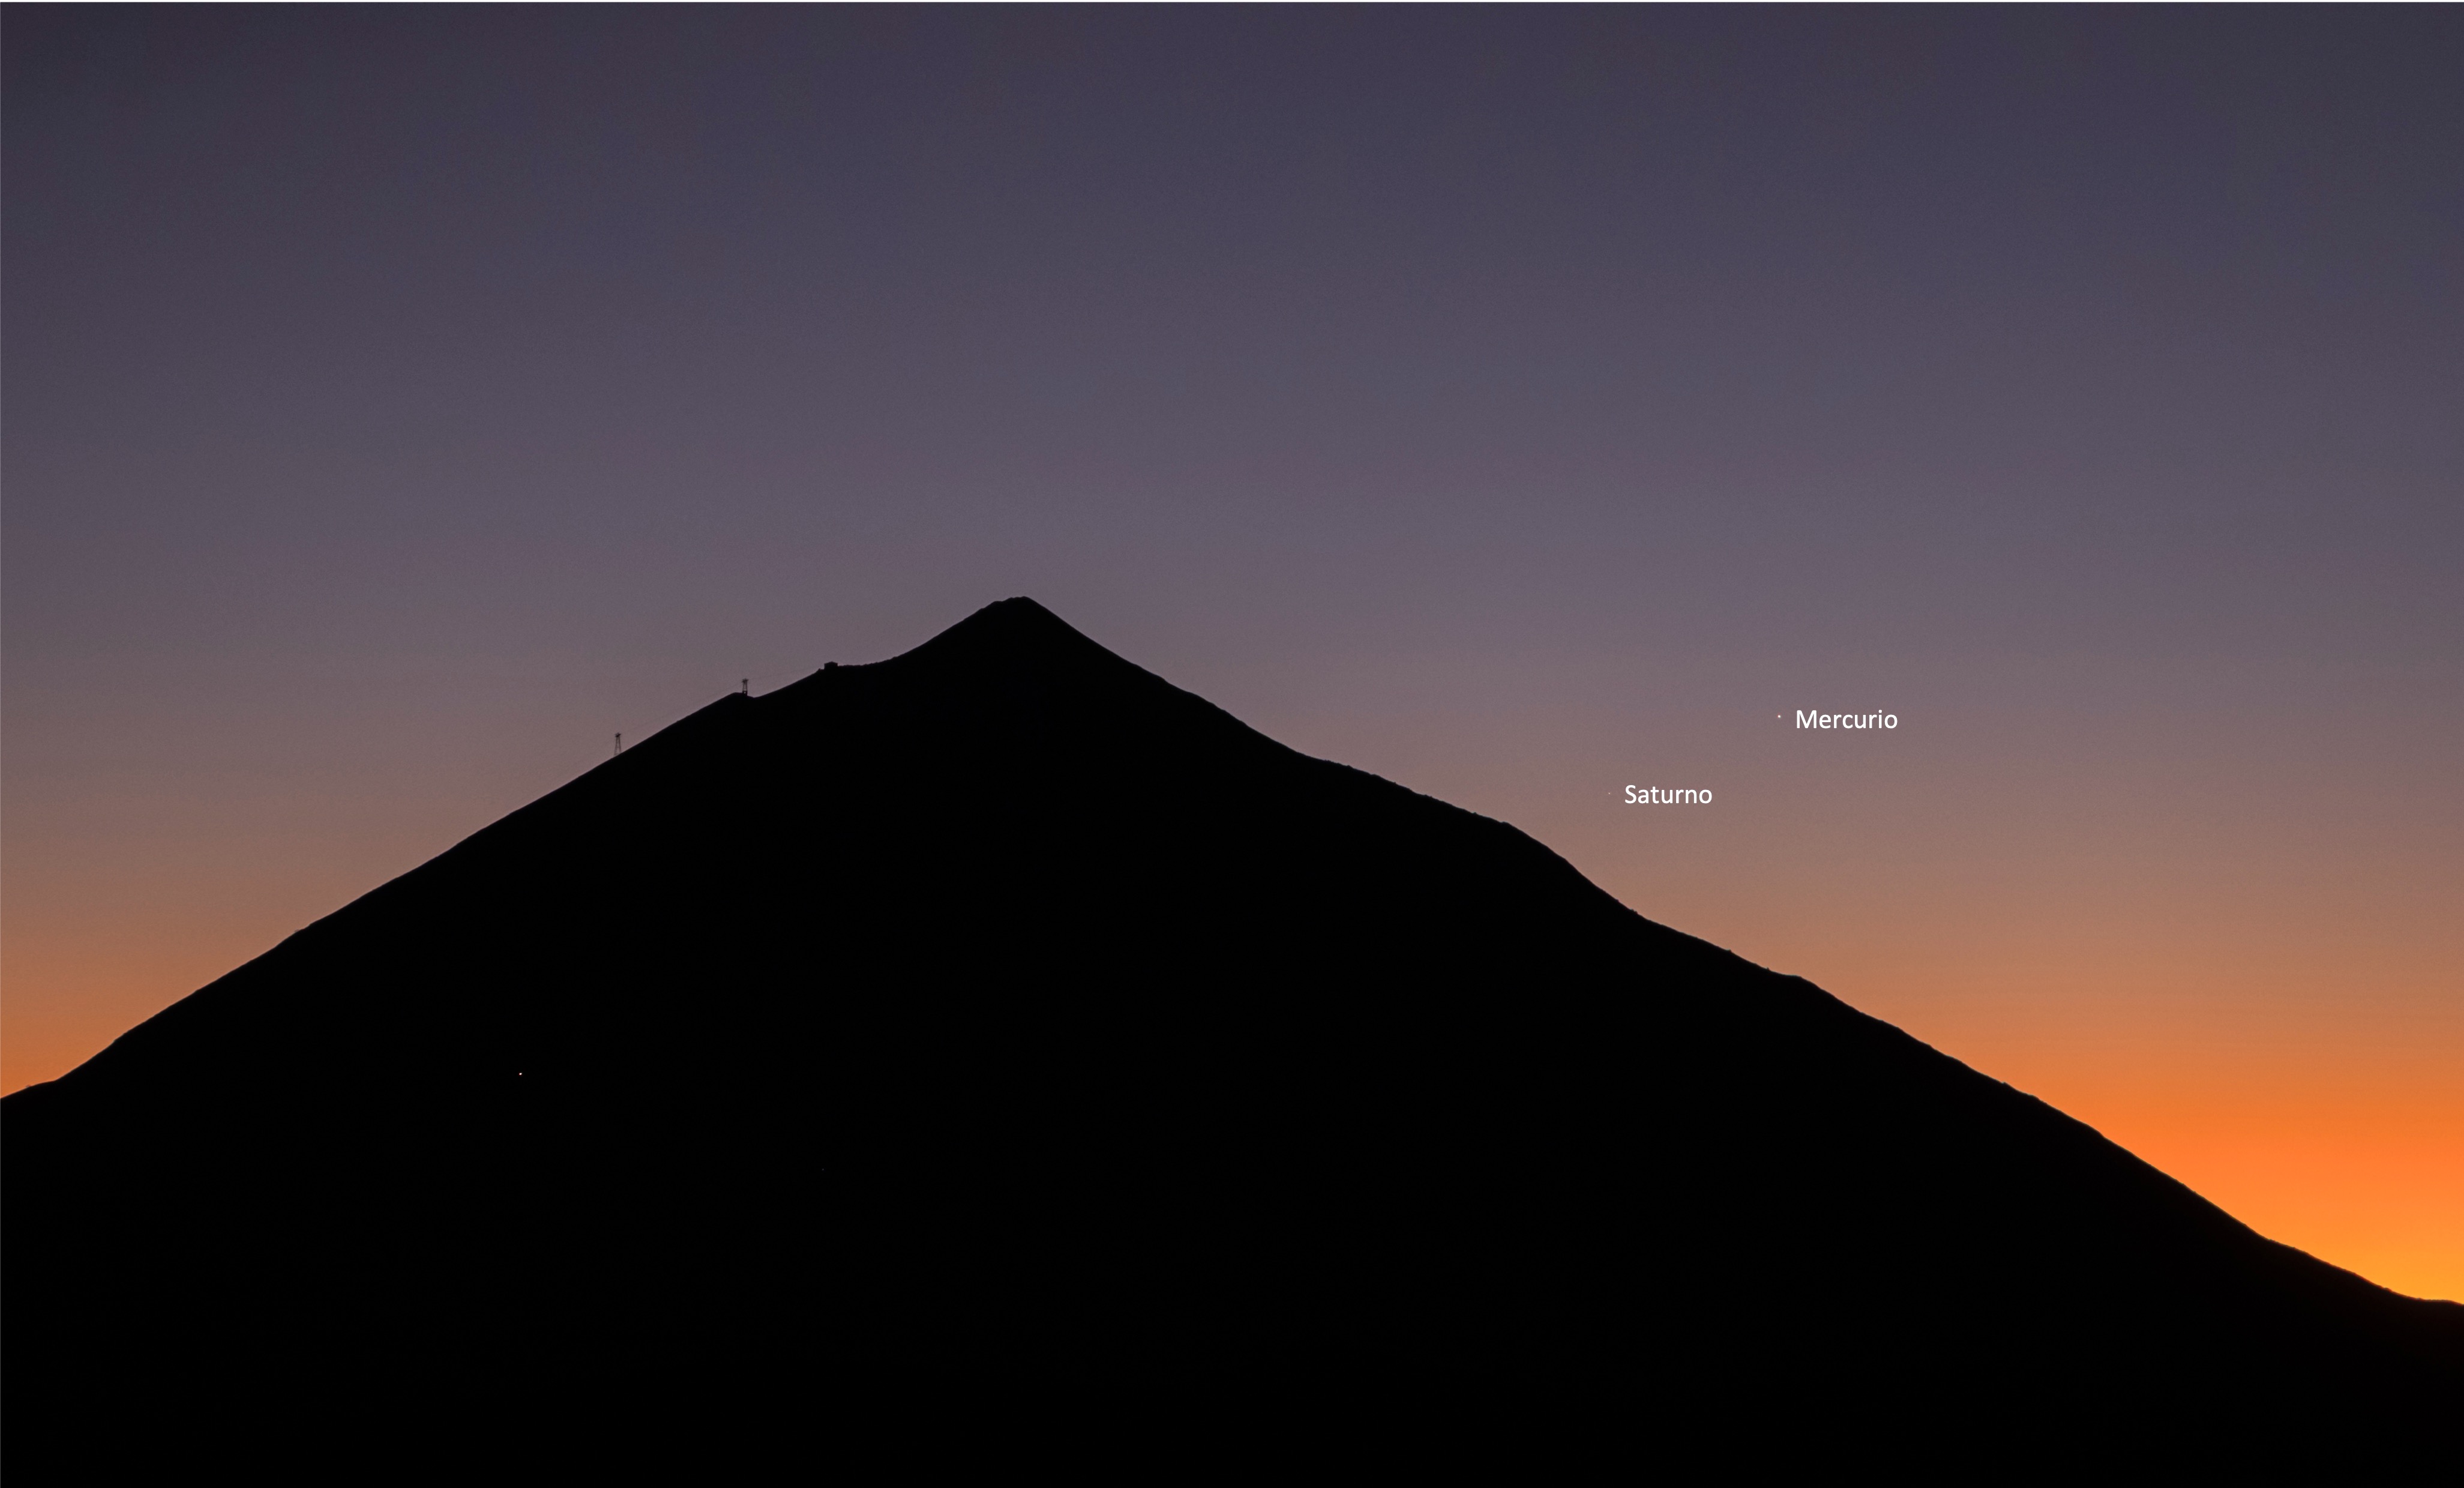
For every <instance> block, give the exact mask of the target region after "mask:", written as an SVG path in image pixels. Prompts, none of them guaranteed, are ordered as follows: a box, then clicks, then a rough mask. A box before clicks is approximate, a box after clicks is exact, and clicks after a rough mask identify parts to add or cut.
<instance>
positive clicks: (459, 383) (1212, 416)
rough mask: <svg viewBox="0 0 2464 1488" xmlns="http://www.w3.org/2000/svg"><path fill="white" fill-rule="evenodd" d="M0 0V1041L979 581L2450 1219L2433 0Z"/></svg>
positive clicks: (2322, 1243)
mask: <svg viewBox="0 0 2464 1488" xmlns="http://www.w3.org/2000/svg"><path fill="white" fill-rule="evenodd" d="M0 59H4V60H5V69H6V75H5V86H4V87H0V111H4V112H5V121H0V122H4V123H5V128H4V129H0V234H5V244H4V245H0V246H5V259H0V265H5V280H4V281H0V294H4V295H5V306H4V307H0V308H4V309H5V332H6V340H5V344H0V397H5V416H6V426H5V433H6V439H5V445H0V499H5V503H6V505H5V538H6V544H5V552H4V553H0V575H4V576H5V589H0V619H4V620H5V632H4V633H0V652H5V656H0V659H5V673H0V685H4V686H5V709H6V712H5V747H6V755H5V775H0V785H4V786H5V801H0V806H5V812H6V816H5V822H6V835H5V839H0V894H5V902H4V903H0V908H4V909H5V914H6V926H5V928H6V942H5V949H0V958H5V959H0V977H4V978H5V987H4V988H0V993H4V994H5V1002H0V1063H5V1074H0V1088H10V1089H13V1088H15V1087H17V1086H19V1085H22V1084H24V1083H27V1082H29V1081H33V1080H39V1079H45V1078H49V1077H53V1076H55V1075H57V1074H60V1073H61V1072H63V1071H64V1070H66V1069H67V1068H69V1067H71V1066H72V1065H74V1064H76V1063H77V1062H78V1061H79V1060H82V1059H83V1058H85V1057H87V1056H88V1055H92V1054H93V1053H94V1052H95V1051H96V1050H98V1049H99V1048H100V1047H101V1046H102V1045H103V1044H105V1043H107V1042H108V1041H109V1040H110V1039H111V1038H113V1037H114V1036H116V1035H117V1034H118V1033H121V1032H122V1031H124V1030H125V1029H126V1028H128V1027H129V1026H131V1025H132V1024H134V1023H136V1022H137V1021H139V1020H141V1019H143V1017H145V1016H147V1015H149V1014H151V1013H152V1012H154V1011H158V1010H159V1009H161V1008H162V1007H164V1006H165V1005H166V1004H168V1003H169V1002H171V1001H173V1000H175V999H177V998H179V997H180V996H183V995H185V994H186V993H187V992H188V991H190V990H192V989H194V988H196V987H198V986H201V985H203V984H204V983H206V982H208V981H209V980H211V979H212V978H213V977H215V976H217V975H219V974H221V973H222V972H224V971H227V970H229V969H230V968H231V967H232V966H236V965H237V964H239V963H240V962H242V961H244V960H246V959H247V958H249V957H251V956H253V955H254V954H256V953H258V952H260V951H262V950H264V949H266V948H268V947H269V946H271V945H272V944H274V943H275V941H277V940H279V939H280V938H281V937H282V936H284V935H285V934H288V933H289V932H291V931H293V930H295V929H297V928H299V927H300V926H301V925H303V924H305V923H306V922H308V921H310V920H312V919H314V918H316V917H317V916H319V915H322V914H325V913H327V912H330V911H331V910H333V909H335V908H338V907H340V906H341V904H343V903H345V902H347V901H348V900H349V899H353V898H355V897H357V896H358V895H360V894H362V893H363V892H365V891H366V890H368V889H370V888H372V887H374V886H375V885H377V884H378V883H380V882H382V881H383V880H385V878H387V877H391V876H393V875H395V874H398V873H401V872H403V871H405V870H407V869H408V868H411V867H413V866H414V865H416V864H417V863H419V862H420V861H422V860H424V859H426V858H427V857H429V856H430V855H433V854H435V853H436V852H438V851H441V850H442V849H444V848H445V847H447V846H449V845H451V843H452V842H454V841H456V840H458V839H459V838H461V837H462V836H464V835H466V834H468V833H471V832H472V831H474V830H476V829H477V828H479V827H480V826H483V825H485V824H486V823H487V822H489V821H491V820H493V819H495V817H497V816H498V815H501V814H502V813H503V812H505V811H509V810H511V809H513V808H514V807H517V806H518V805H520V804H522V803H523V802H525V801H528V800H530V799H533V798H534V797H536V796H538V795H539V794H540V793H542V792H544V791H546V790H548V789H550V788H554V787H555V786H557V785H559V784H561V783H562V782H563V781H565V780H567V779H569V778H571V777H572V776H573V775H574V774H576V773H578V772H580V771H582V770H583V769H586V768H588V767H589V766H592V765H593V764H595V763H596V762H597V761H598V760H599V759H601V758H603V757H604V756H605V754H606V752H607V748H608V744H609V736H610V735H611V734H612V733H614V732H616V731H618V730H623V731H624V732H625V733H627V735H628V736H634V737H638V736H641V735H646V734H648V733H649V732H651V731H652V730H654V729H656V728H658V727H660V726H662V725H664V724H666V723H668V722H671V721H673V720H674V719H675V718H677V717H679V716H681V715H682V714H684V713H686V712H688V711H690V710H692V709H693V708H694V707H696V706H698V705H699V704H701V703H703V702H706V701H708V700H711V699H713V698H715V697H716V696H717V695H718V694H719V693H721V692H723V691H725V690H727V689H729V688H732V687H733V686H734V685H735V684H736V682H737V678H738V677H747V676H750V677H753V678H754V679H755V680H754V688H755V690H756V691H757V692H759V691H762V690H765V689H766V688H767V687H770V686H776V685H780V684H782V683H784V682H786V681H788V680H790V679H792V678H793V677H797V676H800V675H802V674H803V673H804V672H806V671H809V670H811V669H813V668H814V667H817V666H819V665H820V664H821V663H822V662H823V661H824V660H825V659H839V660H848V661H860V660H873V659H878V658H879V657H882V656H885V655H891V654H894V653H896V652H898V651H901V650H904V649H906V648H908V647H909V646H912V645H913V644H915V643H916V642H918V641H921V640H923V639H924V638H925V637H927V636H928V635H930V634H931V633H934V632H935V631H937V630H939V629H941V628H942V627H944V626H946V625H948V624H950V623H953V622H955V621H957V619H959V618H961V617H963V616H964V615H965V614H966V613H968V612H969V611H973V610H974V609H976V608H978V607H979V606H980V605H982V604H984V603H986V602H989V601H991V600H994V599H998V598H1001V597H1003V596H1006V595H1010V594H1022V593H1023V594H1030V595H1033V596H1034V597H1036V598H1038V599H1040V600H1042V601H1043V602H1045V604H1046V605H1048V606H1050V607H1052V608H1053V609H1054V610H1056V611H1058V612H1059V613H1061V614H1062V615H1063V616H1064V617H1065V618H1067V619H1068V620H1069V621H1071V622H1072V623H1073V624H1075V625H1077V626H1078V627H1079V628H1080V629H1082V630H1084V631H1086V632H1088V633H1089V634H1090V635H1092V636H1093V637H1094V638H1095V639H1097V640H1098V641H1101V642H1103V643H1104V644H1106V645H1108V646H1111V648H1112V649H1114V650H1115V651H1118V652H1120V653H1121V654H1122V655H1126V656H1128V657H1129V658H1130V659H1132V660H1133V661H1136V662H1138V663H1140V664H1141V665H1144V666H1146V667H1148V668H1150V669H1152V670H1155V671H1157V672H1159V673H1161V674H1162V675H1164V676H1165V677H1169V678H1170V679H1172V680H1173V681H1176V682H1177V683H1179V684H1181V685H1182V686H1185V687H1189V688H1191V689H1193V690H1195V691H1197V692H1199V693H1201V694H1203V695H1204V696H1206V697H1208V698H1210V699H1212V700H1216V701H1218V702H1220V703H1221V704H1223V705H1224V706H1226V707H1228V708H1229V709H1231V710H1232V711H1233V712H1234V713H1235V714H1237V715H1239V716H1240V717H1242V718H1243V719H1245V720H1247V721H1248V722H1252V723H1254V724H1256V725H1257V726H1259V727H1260V728H1262V729H1264V730H1265V731H1266V732H1267V733H1269V734H1272V735H1274V736H1275V737H1277V738H1279V739H1282V740H1284V741H1285V742H1287V743H1289V744H1293V745H1295V746H1297V747H1299V748H1301V749H1303V750H1306V751H1308V752H1309V753H1313V754H1320V755H1326V756H1330V757H1332V758H1336V759H1340V760H1343V761H1345V762H1347V763H1350V764H1353V765H1357V766H1362V767H1364V768H1367V769H1371V770H1375V771H1376V772H1378V773H1380V774H1384V775H1387V776H1389V777H1391V778H1394V779H1397V780H1399V781H1401V782H1403V783H1405V784H1407V785H1410V786H1413V787H1415V788H1419V789H1422V790H1426V791H1429V792H1431V793H1432V794H1436V795H1439V796H1441V797H1443V798H1445V799H1448V800H1451V801H1455V802H1457V803H1459V804H1462V805H1463V806H1467V807H1470V808H1472V809H1474V810H1477V811H1485V812H1488V813H1490V814H1493V815H1498V816H1502V817H1504V818H1505V819H1507V820H1509V821H1512V822H1514V823H1515V824H1516V825H1518V826H1520V827H1522V828H1524V829H1525V830H1527V831H1529V832H1530V833H1533V834H1534V835H1535V836H1537V837H1539V838H1540V839H1541V840H1543V841H1544V842H1547V843H1549V844H1550V845H1551V846H1552V847H1554V848H1556V849H1557V850H1558V851H1559V852H1561V853H1563V854H1565V855H1567V856H1568V857H1570V858H1571V859H1573V862H1574V863H1575V864H1576V865H1577V866H1578V867H1580V868H1581V869H1582V870H1583V871H1584V872H1585V873H1587V874H1589V875H1590V876H1592V877H1594V878H1595V880H1597V881H1598V882H1600V883H1601V884H1602V885H1603V886H1605V887H1606V888H1608V889H1609V890H1611V891H1612V892H1614V893H1616V894H1617V895H1618V896H1619V897H1620V898H1621V899H1624V900H1625V901H1626V902H1627V903H1629V904H1631V905H1633V906H1634V907H1635V908H1637V909H1638V910H1640V911H1641V912H1643V913H1644V914H1647V915H1649V916H1651V917H1652V918H1654V919H1657V920H1660V921H1662V922H1667V923H1671V924H1674V925H1676V926H1678V927H1679V928H1681V929H1684V930H1687V931H1690V932H1693V933H1695V934H1698V935H1702V936H1704V937H1705V938H1707V939H1710V940H1712V941H1715V942H1717V943H1719V944H1724V945H1727V946H1729V947H1730V948H1732V949H1735V950H1737V951H1738V952H1740V953H1741V954H1743V955H1745V956H1747V957H1749V959H1751V960H1754V961H1757V962H1761V963H1763V964H1765V965H1769V966H1775V967H1777V968H1779V969H1781V970H1785V971H1792V972H1796V973H1800V974H1803V975H1805V976H1808V977H1810V978H1812V979H1813V980H1815V982H1817V983H1820V984H1821V985H1822V986H1824V987H1826V988H1830V989H1831V990H1833V991H1835V992H1837V993H1838V994H1839V995H1841V996H1843V997H1845V998H1847V999H1848V1000H1849V1001H1850V1002H1852V1003H1854V1004H1856V1005H1857V1006H1859V1007H1860V1008H1863V1009H1865V1010H1867V1011H1871V1012H1874V1013H1876V1014H1878V1015H1880V1016H1882V1017H1885V1018H1888V1019H1890V1020H1891V1021H1893V1022H1896V1023H1898V1024H1900V1025H1902V1026H1903V1027H1904V1028H1906V1029H1908V1030H1909V1031H1910V1032H1911V1033H1915V1034H1916V1035H1917V1036H1919V1037H1921V1038H1924V1039H1925V1040H1926V1041H1928V1042H1930V1043H1933V1044H1934V1045H1936V1046H1937V1047H1939V1048H1942V1049H1944V1050H1946V1051H1947V1052H1948V1053H1951V1054H1953V1055H1958V1056H1959V1057H1961V1058H1964V1059H1966V1060H1968V1061H1969V1063H1971V1064H1974V1065H1976V1066H1977V1067H1978V1068H1980V1069H1983V1070H1985V1071H1986V1072H1987V1073H1989V1074H1991V1075H1994V1076H1997V1077H2002V1078H2005V1079H2008V1080H2010V1081H2011V1082H2013V1084H2016V1085H2018V1086H2019V1087H2020V1088H2022V1089H2025V1090H2028V1091H2030V1092H2032V1093H2034V1094H2036V1095H2040V1096H2043V1097H2045V1098H2046V1099H2050V1100H2052V1101H2054V1102H2055V1103H2056V1104H2057V1105H2059V1106H2061V1107H2062V1108H2064V1109H2065V1110H2068V1111H2070V1112H2071V1113H2073V1114H2074V1115H2077V1116H2079V1117H2080V1118H2081V1119H2083V1120H2086V1121H2088V1122H2091V1123H2093V1124H2095V1125H2097V1126H2098V1127H2099V1128H2100V1129H2101V1130H2103V1131H2104V1132H2105V1133H2106V1134H2107V1135H2110V1136H2112V1137H2114V1138H2115V1139H2116V1140H2118V1141H2120V1142H2122V1143H2123V1144H2125V1145H2127V1146H2130V1147H2131V1148H2132V1149H2133V1150H2135V1151H2138V1152H2140V1153H2141V1154H2142V1155H2144V1156H2145V1157H2147V1158H2149V1159H2150V1160H2151V1161H2154V1162H2156V1163H2157V1164H2158V1165H2159V1166H2164V1167H2165V1168H2167V1170H2168V1171H2171V1172H2173V1173H2174V1174H2176V1175H2177V1176H2179V1177H2181V1178H2183V1179H2184V1180H2185V1181H2187V1182H2189V1183H2190V1184H2191V1185H2192V1186H2193V1187H2194V1188H2199V1189H2200V1190H2201V1191H2202V1192H2204V1193H2206V1194H2208V1195H2209V1196H2210V1197H2211V1198H2214V1199H2215V1200H2217V1201H2218V1202H2219V1203H2221V1204H2223V1205H2224V1206H2225V1207H2226V1208H2227V1209H2228V1210H2232V1211H2233V1213H2235V1214H2236V1215H2238V1216H2240V1217H2241V1218H2243V1219H2245V1220H2248V1221H2249V1222H2251V1223H2253V1224H2254V1225H2255V1226H2257V1227H2258V1228H2259V1229H2260V1230H2261V1231H2262V1232H2264V1233H2268V1234H2271V1235H2274V1236H2275V1237H2277V1238H2279V1239H2283V1240H2286V1241H2289V1242H2291V1243H2294V1244H2297V1245H2300V1246H2302V1247H2303V1248H2305V1249H2308V1250H2311V1251H2313V1252H2314V1253H2316V1254H2318V1255H2322V1256H2324V1257H2325V1258H2327V1259H2329V1260H2333V1261H2336V1262H2338V1263H2340V1264H2343V1265H2347V1266H2351V1267H2354V1268H2355V1269H2357V1270H2360V1271H2361V1272H2363V1274H2365V1275H2366V1276H2369V1277H2373V1278H2374V1279H2377V1280H2381V1281H2384V1282H2387V1284H2389V1285H2393V1286H2396V1287H2398V1288H2399V1289H2402V1290H2406V1291H2410V1292H2414V1293H2417V1294H2423V1295H2433V1296H2445V1297H2451V1298H2464V969H2459V968H2464V767H2459V758H2464V749H2459V745H2458V744H2457V740H2458V737H2459V729H2464V582H2459V580H2458V578H2457V574H2458V573H2464V89H2459V88H2457V87H2456V86H2455V83H2454V79H2455V78H2457V77H2459V76H2464V12H2459V11H2456V10H2454V9H2453V8H2437V9H2431V8H2414V9H2404V10H2366V11H2363V10H2350V9H2338V10H2334V11H2310V10H2304V11H2287V10H2275V9H2269V10H2223V9H2207V8H2201V9H2195V10H2188V11H2178V10H2177V11H2114V10H2104V9H2098V10H2094V11H2085V10H2076V11H2037V10H2030V11H1991V12H1980V11H1945V10H1931V9H1928V10H1924V11H1873V10H1853V11H1852V10H1823V11H1781V10H1774V9H1764V8H1754V9H1749V10H1733V11H1665V10H1645V11H1606V12H1602V11H1568V10H1547V11H1476V10H1460V9H1448V10H1442V11H1407V10H1393V9H1378V10H1375V11H1341V12H1331V11H1297V10H1287V9H1275V10H1272V11H1221V10H1207V11H1144V10H1102V11H987V10H976V9H969V10H965V11H894V10H873V9H867V10H862V11H809V10H788V9H783V8H759V9H753V10H725V11H719V10H693V11H678V10H668V9H659V10H650V9H626V10H584V9H564V8H559V9H552V10H522V11H508V10H481V9H475V8H460V7H454V8H442V9H431V10H407V9H387V10H381V11H342V10H307V9H294V8H281V9H272V10H262V11H196V10H183V11H149V10H140V9H135V8H118V7H114V8H108V9H100V10H50V9H22V8H16V9H11V10H9V11H7V12H6V14H5V19H0ZM1799 708H1805V709H1814V708H1820V709H1823V710H1826V711H1856V712H1864V711H1870V710H1889V711H1891V712H1894V713H1896V714H1897V715H1898V717H1899V718H1900V720H1901V725H1900V727H1899V728H1897V729H1896V730H1893V731H1891V732H1889V733H1887V734H1875V733H1853V734H1836V733H1834V734H1815V733H1810V732H1802V731H1798V730H1796V729H1794V728H1793V726H1792V725H1793V713H1794V710H1796V709H1799ZM1783 713H1785V714H1788V715H1789V717H1788V718H1785V719H1783V718H1778V717H1775V715H1779V714H1783ZM1629 784H1636V785H1642V786H1650V785H1659V786H1662V787H1696V788H1709V789H1712V790H1713V791H1714V792H1715V793H1716V801H1715V804H1714V805H1712V806H1710V807H1707V808H1699V807H1678V808H1634V807H1627V806H1625V805H1624V804H1623V797H1622V792H1623V788H1624V787H1625V786H1627V785H1629ZM951 785H952V788H953V789H974V790H986V791H993V790H1031V789H1033V788H1034V787H1035V783H1034V782H1033V781H1031V780H1025V779H1019V778H1015V777H1012V776H1010V775H1008V774H1006V773H1005V772H1004V770H1003V767H1002V762H1001V761H1000V760H998V759H987V760H986V761H985V762H984V768H983V772H982V774H981V776H980V777H979V778H977V779H973V780H968V781H954V782H952V783H951ZM1189 788H1190V789H1191V790H1193V791H1200V790H1203V789H1204V788H1205V782H1203V781H1200V780H1193V781H1191V782H1190V783H1189ZM614 871H621V867H619V868H617V869H615V870H614ZM747 928H748V933H759V927H758V926H749V927H747ZM679 1011H680V1015H690V1013H689V1010H679Z"/></svg>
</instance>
